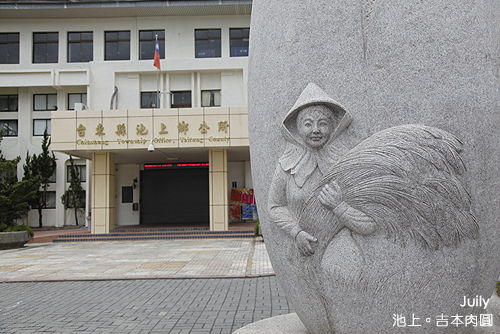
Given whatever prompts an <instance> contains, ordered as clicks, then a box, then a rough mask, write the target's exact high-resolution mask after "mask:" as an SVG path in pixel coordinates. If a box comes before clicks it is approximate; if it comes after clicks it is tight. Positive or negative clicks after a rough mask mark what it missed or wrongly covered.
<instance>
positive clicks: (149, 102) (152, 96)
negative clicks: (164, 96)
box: [141, 92, 159, 108]
mask: <svg viewBox="0 0 500 334" xmlns="http://www.w3.org/2000/svg"><path fill="white" fill-rule="evenodd" d="M158 107H159V106H158V92H141V108H158Z"/></svg>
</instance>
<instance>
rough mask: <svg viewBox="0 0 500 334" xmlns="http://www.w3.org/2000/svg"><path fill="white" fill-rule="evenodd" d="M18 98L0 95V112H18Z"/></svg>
mask: <svg viewBox="0 0 500 334" xmlns="http://www.w3.org/2000/svg"><path fill="white" fill-rule="evenodd" d="M18 101H19V99H18V96H17V94H16V95H0V111H18Z"/></svg>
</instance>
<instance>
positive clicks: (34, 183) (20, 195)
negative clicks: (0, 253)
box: [0, 138, 40, 229]
mask: <svg viewBox="0 0 500 334" xmlns="http://www.w3.org/2000/svg"><path fill="white" fill-rule="evenodd" d="M0 142H1V138H0ZM19 160H21V158H20V157H17V158H15V159H14V160H10V161H7V160H6V159H5V158H4V156H3V155H2V154H1V151H0V226H3V227H4V228H3V229H6V228H9V227H10V226H12V225H17V224H16V220H17V219H19V218H22V217H24V216H25V215H26V214H27V213H28V211H29V210H30V205H29V203H30V202H31V201H33V200H34V199H35V198H36V196H37V192H38V188H39V187H40V183H39V180H38V178H37V177H34V178H29V179H25V180H23V181H20V182H19V181H18V180H17V164H18V163H19Z"/></svg>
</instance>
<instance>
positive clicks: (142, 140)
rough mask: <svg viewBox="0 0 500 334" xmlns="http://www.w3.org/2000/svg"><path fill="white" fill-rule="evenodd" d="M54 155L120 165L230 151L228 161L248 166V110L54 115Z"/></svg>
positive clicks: (194, 158)
mask: <svg viewBox="0 0 500 334" xmlns="http://www.w3.org/2000/svg"><path fill="white" fill-rule="evenodd" d="M51 127H52V142H51V149H52V150H53V151H56V152H63V153H66V154H70V155H73V156H78V157H82V158H86V159H91V155H92V152H110V153H114V154H115V162H116V163H117V164H121V163H155V162H159V161H173V162H176V161H179V162H182V161H207V158H208V153H207V152H208V150H207V149H220V148H224V149H227V152H228V160H230V161H231V160H235V161H243V160H248V157H249V149H248V110H247V108H242V107H238V108H181V109H139V110H81V111H54V112H52V124H51Z"/></svg>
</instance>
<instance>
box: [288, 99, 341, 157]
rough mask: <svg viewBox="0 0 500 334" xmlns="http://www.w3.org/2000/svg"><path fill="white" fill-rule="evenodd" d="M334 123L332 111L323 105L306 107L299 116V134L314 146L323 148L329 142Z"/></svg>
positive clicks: (309, 144) (310, 145) (308, 143)
mask: <svg viewBox="0 0 500 334" xmlns="http://www.w3.org/2000/svg"><path fill="white" fill-rule="evenodd" d="M334 123H335V121H334V117H333V114H332V111H331V110H330V109H329V108H328V107H326V106H323V105H312V106H309V107H306V108H304V109H303V110H301V111H300V112H299V114H298V116H297V129H298V131H299V135H300V136H301V138H302V139H303V140H304V142H305V143H306V144H307V145H308V146H309V147H312V148H321V147H323V145H325V144H326V143H327V142H328V140H329V139H330V136H331V135H332V132H333V129H334V126H335V124H334Z"/></svg>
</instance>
